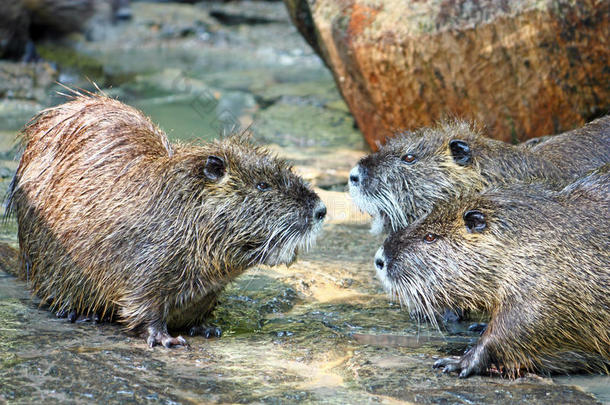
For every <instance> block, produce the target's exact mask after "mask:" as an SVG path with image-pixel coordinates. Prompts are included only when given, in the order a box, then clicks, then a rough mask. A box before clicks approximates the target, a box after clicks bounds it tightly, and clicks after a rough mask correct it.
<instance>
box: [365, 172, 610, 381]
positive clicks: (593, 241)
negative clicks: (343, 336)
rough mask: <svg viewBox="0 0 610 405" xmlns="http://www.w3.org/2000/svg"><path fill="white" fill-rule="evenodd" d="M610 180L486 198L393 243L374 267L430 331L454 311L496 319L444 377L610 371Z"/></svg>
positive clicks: (602, 175)
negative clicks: (439, 317) (428, 322)
mask: <svg viewBox="0 0 610 405" xmlns="http://www.w3.org/2000/svg"><path fill="white" fill-rule="evenodd" d="M609 169H610V165H606V166H605V167H604V168H602V169H600V170H598V171H596V172H594V173H593V174H590V175H588V176H587V177H585V178H583V179H581V180H579V181H577V182H575V183H574V184H572V185H569V186H567V187H565V188H564V189H563V190H561V191H558V192H557V191H552V190H551V189H550V188H548V187H547V186H545V185H543V184H535V183H532V184H513V185H510V186H507V187H506V188H494V189H489V190H486V191H484V192H483V193H481V194H479V195H477V194H476V193H475V194H472V195H469V196H466V197H463V198H462V199H459V200H455V201H454V202H452V203H451V204H443V205H440V206H437V207H435V208H434V210H433V211H432V212H431V213H430V214H429V215H428V216H426V217H424V218H421V219H419V220H417V221H416V222H414V223H413V224H412V225H410V226H409V227H408V228H405V229H401V230H399V231H398V232H394V233H391V234H390V235H389V236H388V238H387V239H386V240H385V242H384V244H383V247H382V248H380V249H379V251H378V252H377V254H376V257H375V267H376V270H377V274H378V276H379V278H380V279H381V281H382V284H383V285H384V287H385V289H386V290H387V291H388V292H389V293H390V294H392V295H393V296H396V297H398V298H399V300H400V301H401V302H402V303H404V304H406V305H408V306H410V307H413V308H416V309H417V310H418V311H421V312H422V313H425V314H428V318H430V319H434V314H435V313H436V312H438V311H440V310H443V309H444V308H465V309H470V310H479V311H484V312H486V313H488V314H489V315H490V318H491V319H490V322H489V324H488V327H487V330H486V331H485V332H484V333H483V334H482V336H481V338H480V339H479V341H478V342H477V344H476V345H475V346H474V347H473V348H471V349H470V350H468V351H467V352H466V354H465V355H464V356H462V357H461V358H460V359H459V360H455V359H441V360H439V361H437V362H436V363H435V367H444V369H445V371H446V372H451V371H460V377H467V376H469V375H471V374H481V373H485V372H486V371H488V370H490V369H492V365H494V366H495V368H496V369H498V370H504V371H506V372H507V373H509V374H510V375H516V374H517V373H519V371H520V369H522V368H523V369H526V370H529V371H537V372H560V373H567V372H573V371H590V372H604V373H608V372H609V371H610V295H608V289H609V288H610V221H609V218H610V170H609Z"/></svg>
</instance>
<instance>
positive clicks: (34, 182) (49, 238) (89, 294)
mask: <svg viewBox="0 0 610 405" xmlns="http://www.w3.org/2000/svg"><path fill="white" fill-rule="evenodd" d="M23 136H24V143H25V151H24V153H23V156H22V157H21V160H20V162H19V166H18V169H17V172H16V174H15V177H14V179H13V184H12V186H11V195H10V200H9V207H10V208H12V210H13V211H14V212H16V215H17V221H18V237H19V246H20V250H21V254H22V257H23V260H22V261H23V263H22V270H21V271H22V277H23V278H26V279H27V280H29V281H30V283H31V286H32V289H33V291H34V292H35V293H36V294H37V295H38V296H39V297H40V298H41V299H42V302H43V303H47V304H49V305H50V306H51V308H52V309H53V310H56V311H58V312H60V313H65V312H67V311H72V310H74V311H76V312H77V313H78V314H84V315H87V314H89V315H92V314H98V315H99V316H100V317H104V316H107V315H108V314H113V315H115V316H116V317H118V320H119V321H120V322H122V323H123V324H124V325H125V327H126V328H127V329H129V330H143V331H145V332H147V334H148V335H147V342H148V343H149V345H151V346H153V345H155V344H163V345H164V346H166V347H169V346H171V345H175V344H184V343H185V340H184V339H183V338H182V337H178V338H173V337H171V336H170V335H169V334H168V329H167V328H168V327H169V328H170V329H176V328H184V327H190V326H194V327H196V326H197V325H200V324H201V323H202V322H203V321H204V319H205V317H206V315H207V314H208V313H209V312H210V310H211V309H212V307H213V306H214V303H215V302H216V295H217V294H218V293H219V292H220V291H221V290H222V289H223V287H224V286H225V285H226V284H227V283H228V282H230V281H231V280H232V279H234V278H235V277H236V276H238V275H239V274H241V273H242V272H243V271H244V270H245V269H247V268H249V267H251V266H253V265H257V264H267V265H271V266H273V265H277V264H280V263H287V264H290V263H292V262H293V261H294V260H295V259H296V256H297V253H298V251H299V249H302V248H307V247H308V246H309V245H310V244H311V243H312V242H313V241H314V238H315V237H316V234H317V233H318V231H319V230H320V228H321V225H322V222H323V220H324V217H325V214H326V207H325V206H324V204H323V203H322V202H321V200H320V198H319V197H318V196H317V195H316V194H315V193H314V192H313V191H312V190H311V189H310V188H309V187H308V186H307V185H306V184H305V183H304V181H303V180H302V179H301V178H300V177H298V176H297V175H295V174H294V173H293V172H292V170H291V168H290V167H289V166H288V164H287V163H286V162H285V161H283V160H281V159H278V158H276V157H274V156H272V155H270V154H269V153H268V152H267V151H266V150H265V149H263V148H261V147H255V146H252V145H251V144H249V142H248V141H247V139H245V138H244V137H243V136H242V137H240V136H233V137H230V138H228V139H223V140H219V141H215V142H212V143H209V144H204V145H199V146H195V145H172V144H170V142H169V141H168V139H167V137H166V135H165V134H164V133H163V132H162V131H161V130H160V129H159V128H157V127H156V126H155V125H154V124H153V123H152V122H151V121H150V120H149V119H148V118H146V117H145V116H144V115H143V114H142V113H140V112H139V111H137V110H135V109H134V108H131V107H129V106H127V105H124V104H122V103H120V102H119V101H116V100H113V99H110V98H108V97H106V96H103V95H82V94H79V95H77V96H76V97H75V99H74V100H73V101H70V102H68V103H65V104H63V105H60V106H58V107H54V108H50V109H48V110H45V111H43V112H42V113H40V114H39V115H38V116H37V117H35V118H34V120H33V121H32V122H31V123H30V124H29V125H28V126H27V127H26V128H25V130H24V133H23Z"/></svg>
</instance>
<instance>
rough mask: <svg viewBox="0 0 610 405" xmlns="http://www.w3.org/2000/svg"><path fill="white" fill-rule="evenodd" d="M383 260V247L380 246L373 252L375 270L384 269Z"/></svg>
mask: <svg viewBox="0 0 610 405" xmlns="http://www.w3.org/2000/svg"><path fill="white" fill-rule="evenodd" d="M385 260H386V259H385V254H384V251H383V247H380V248H379V250H378V251H377V253H375V267H376V268H377V270H379V271H381V270H383V269H385Z"/></svg>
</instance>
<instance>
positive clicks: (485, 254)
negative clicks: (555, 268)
mask: <svg viewBox="0 0 610 405" xmlns="http://www.w3.org/2000/svg"><path fill="white" fill-rule="evenodd" d="M519 187H523V191H522V192H521V191H519ZM519 187H517V186H515V189H516V190H517V191H516V195H517V197H515V194H512V195H510V194H509V195H504V194H503V193H502V191H500V190H498V191H496V190H490V191H487V192H485V193H484V194H483V195H470V196H466V197H463V198H461V199H459V200H454V201H451V202H449V203H447V204H443V205H440V206H437V207H436V208H435V209H434V210H433V211H432V212H431V213H430V214H429V215H427V216H426V217H424V218H421V219H419V220H417V221H416V222H414V223H413V224H411V225H410V226H409V227H407V228H404V229H401V230H399V231H397V232H394V233H391V234H390V235H389V236H388V237H387V239H386V240H385V241H384V243H383V246H382V247H381V248H380V249H379V250H378V251H377V254H376V256H375V261H374V265H375V270H376V272H377V275H378V277H379V279H380V280H381V282H382V284H383V286H384V288H385V290H386V291H387V292H388V293H390V295H392V296H393V297H396V298H398V299H399V300H400V301H401V302H402V303H403V304H405V305H406V306H407V307H409V309H410V310H412V311H414V312H415V313H417V314H421V315H425V316H426V317H427V318H428V319H430V320H432V321H433V322H434V319H436V316H437V315H438V314H439V311H441V310H443V309H444V308H453V309H457V308H462V309H471V310H479V311H489V312H491V310H492V309H493V308H494V307H495V306H497V305H498V303H499V300H501V299H502V294H501V293H500V291H501V289H500V285H501V284H502V285H503V288H504V287H506V286H505V284H506V283H507V282H508V285H509V287H508V288H511V287H510V286H511V285H512V286H514V288H518V286H517V285H516V284H518V283H517V282H515V281H514V280H516V279H517V278H519V277H524V276H526V275H527V274H530V273H532V272H533V271H534V270H532V268H533V267H532V266H534V264H538V261H543V262H544V261H546V263H549V265H550V263H552V260H551V258H550V254H549V252H550V250H552V249H553V247H554V246H555V245H556V244H557V243H558V242H557V241H558V240H559V241H560V240H561V238H560V237H558V236H557V235H556V233H557V230H556V226H555V225H554V222H553V221H555V224H556V223H561V218H558V217H560V216H561V213H562V210H561V209H560V207H559V206H558V204H557V203H556V202H554V201H553V200H552V199H551V198H549V196H550V191H548V190H546V189H544V188H543V187H541V186H540V187H539V186H532V185H530V186H528V188H526V187H525V186H519ZM513 191H514V190H513ZM558 219H559V221H558ZM563 222H566V220H565V219H564V220H563ZM554 238H557V239H554ZM511 280H512V281H511Z"/></svg>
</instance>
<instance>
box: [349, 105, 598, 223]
mask: <svg viewBox="0 0 610 405" xmlns="http://www.w3.org/2000/svg"><path fill="white" fill-rule="evenodd" d="M608 162H610V116H606V117H603V118H600V119H597V120H596V121H593V122H591V123H589V124H587V125H585V126H584V127H583V128H579V129H577V130H573V131H570V132H566V133H563V134H560V135H556V136H552V137H550V138H546V137H545V139H544V140H543V142H539V143H537V144H535V143H534V142H531V141H530V142H528V145H525V146H524V145H510V144H507V143H505V142H501V141H497V140H493V139H490V138H486V137H484V136H483V135H482V131H480V130H479V129H477V128H476V127H475V126H474V125H471V124H468V123H465V122H460V121H454V122H445V123H441V124H440V125H439V126H438V127H436V128H422V129H420V130H417V131H414V132H408V133H404V134H402V135H400V136H397V137H395V138H393V139H390V140H389V141H388V143H387V144H386V145H385V146H383V147H382V148H381V149H380V150H379V151H378V152H376V153H373V154H371V155H369V156H366V157H364V158H362V159H361V160H360V162H359V163H358V165H356V167H354V168H353V169H352V171H351V173H350V181H349V187H350V194H351V195H352V198H353V200H354V202H355V204H356V205H357V206H358V207H359V208H360V209H361V210H363V211H365V212H367V213H369V214H371V215H372V216H373V225H372V229H371V230H372V231H373V232H375V233H379V232H381V231H383V230H385V231H390V230H397V229H399V228H401V227H405V226H407V225H408V224H410V223H411V222H413V221H415V220H416V219H417V218H420V217H422V216H423V215H425V214H427V213H428V212H430V211H431V210H432V208H433V207H434V206H435V205H436V204H437V203H438V202H441V201H448V200H450V199H452V198H455V197H457V196H459V195H461V194H463V193H464V192H468V191H481V190H483V189H484V188H486V187H489V186H494V185H499V184H503V183H507V182H512V181H518V180H523V181H529V180H532V179H540V180H542V181H545V182H547V183H549V184H554V185H555V186H556V187H557V188H561V187H563V186H565V185H566V184H568V183H570V182H571V181H574V180H575V179H576V178H578V177H580V176H582V175H583V174H585V173H587V172H588V171H590V170H593V169H595V168H597V167H599V166H601V165H603V164H605V163H608Z"/></svg>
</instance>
